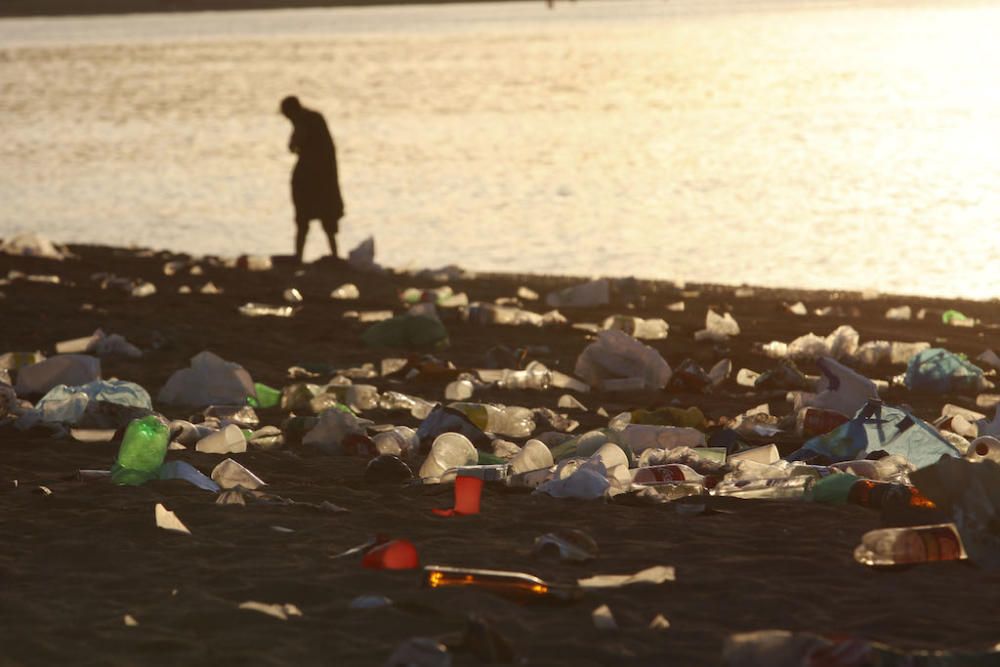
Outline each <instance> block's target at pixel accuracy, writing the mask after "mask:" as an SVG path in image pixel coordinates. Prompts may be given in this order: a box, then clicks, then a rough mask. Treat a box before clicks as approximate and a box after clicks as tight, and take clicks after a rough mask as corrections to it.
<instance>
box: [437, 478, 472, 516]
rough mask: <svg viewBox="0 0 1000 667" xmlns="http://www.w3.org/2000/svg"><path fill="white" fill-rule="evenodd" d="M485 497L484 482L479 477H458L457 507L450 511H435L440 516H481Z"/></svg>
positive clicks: (451, 508)
mask: <svg viewBox="0 0 1000 667" xmlns="http://www.w3.org/2000/svg"><path fill="white" fill-rule="evenodd" d="M482 495H483V480H482V479H480V478H478V477H470V476H466V475H458V476H457V477H455V505H454V507H450V508H448V509H436V508H435V509H434V510H432V511H433V512H434V514H437V515H438V516H445V517H448V516H456V515H457V516H467V515H470V514H479V506H480V500H481V498H482Z"/></svg>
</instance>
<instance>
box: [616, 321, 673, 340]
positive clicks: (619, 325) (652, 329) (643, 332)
mask: <svg viewBox="0 0 1000 667" xmlns="http://www.w3.org/2000/svg"><path fill="white" fill-rule="evenodd" d="M601 328H603V329H619V330H621V331H624V332H625V333H627V334H628V335H630V336H632V337H633V338H639V339H642V340H663V339H664V338H666V337H667V335H668V333H669V332H670V325H668V324H667V323H666V321H664V320H662V319H658V318H657V319H649V320H644V319H642V318H641V317H635V316H634V315H612V316H611V317H609V318H607V319H605V320H604V323H603V324H602V325H601Z"/></svg>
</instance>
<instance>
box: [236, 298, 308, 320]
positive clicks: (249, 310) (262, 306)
mask: <svg viewBox="0 0 1000 667" xmlns="http://www.w3.org/2000/svg"><path fill="white" fill-rule="evenodd" d="M239 311H240V314H241V315H246V316H247V317H263V316H271V317H291V316H292V315H293V314H294V313H295V309H294V308H292V306H271V305H268V304H266V303H254V302H252V301H251V302H249V303H245V304H243V305H242V306H240V307H239Z"/></svg>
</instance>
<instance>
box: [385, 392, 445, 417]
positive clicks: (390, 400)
mask: <svg viewBox="0 0 1000 667" xmlns="http://www.w3.org/2000/svg"><path fill="white" fill-rule="evenodd" d="M434 405H435V404H434V403H431V402H429V401H425V400H424V399H422V398H419V397H416V396H407V395H406V394H403V393H400V392H398V391H387V392H385V393H384V394H382V395H380V396H379V399H378V407H380V408H381V409H383V410H409V411H410V415H412V416H413V417H416V418H417V419H424V418H425V417H427V415H429V414H430V413H431V410H433V409H434Z"/></svg>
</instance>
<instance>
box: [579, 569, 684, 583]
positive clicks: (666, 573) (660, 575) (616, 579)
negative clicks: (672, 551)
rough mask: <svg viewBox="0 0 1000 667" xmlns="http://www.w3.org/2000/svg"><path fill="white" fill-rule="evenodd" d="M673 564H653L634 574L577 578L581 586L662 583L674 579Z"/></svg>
mask: <svg viewBox="0 0 1000 667" xmlns="http://www.w3.org/2000/svg"><path fill="white" fill-rule="evenodd" d="M675 580H676V576H675V573H674V568H673V566H670V565H654V566H653V567H649V568H646V569H645V570H642V571H640V572H636V573H635V574H598V575H595V576H593V577H587V578H586V579H577V582H576V583H577V584H579V585H580V587H581V588H619V587H621V586H629V585H631V584H662V583H663V582H664V581H675Z"/></svg>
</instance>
